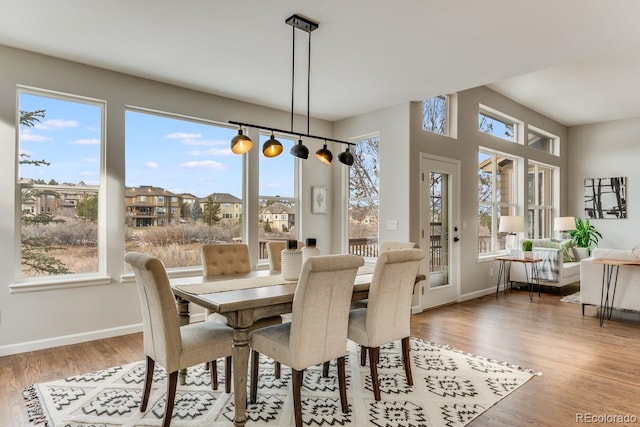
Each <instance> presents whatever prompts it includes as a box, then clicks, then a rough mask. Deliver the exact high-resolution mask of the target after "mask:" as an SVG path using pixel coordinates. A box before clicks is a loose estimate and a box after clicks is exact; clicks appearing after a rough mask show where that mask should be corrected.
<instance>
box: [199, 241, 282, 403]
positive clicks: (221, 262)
mask: <svg viewBox="0 0 640 427" xmlns="http://www.w3.org/2000/svg"><path fill="white" fill-rule="evenodd" d="M201 258H202V274H203V275H204V276H205V277H213V276H221V275H225V274H239V273H249V272H251V259H250V258H249V246H247V245H246V244H245V243H210V244H204V245H202V250H201ZM205 316H206V319H207V320H208V321H211V322H216V323H220V324H223V325H227V324H228V320H227V318H226V317H225V316H223V315H222V314H220V313H211V312H210V311H209V310H206V309H205ZM278 323H282V318H281V317H280V316H273V317H267V318H264V319H260V320H258V321H257V322H256V323H255V324H254V325H253V326H252V327H251V328H250V329H249V330H250V331H251V330H254V329H257V328H262V327H265V326H270V325H275V324H278ZM207 366H208V364H207ZM217 370H218V369H217V364H216V362H214V363H213V369H212V370H211V371H212V374H213V375H214V378H216V380H217ZM230 373H231V356H229V357H228V358H227V359H226V363H225V376H229V375H230ZM275 375H276V378H280V365H279V364H276V372H275ZM225 388H226V389H225V391H226V392H227V393H230V391H231V382H230V381H226V382H225Z"/></svg>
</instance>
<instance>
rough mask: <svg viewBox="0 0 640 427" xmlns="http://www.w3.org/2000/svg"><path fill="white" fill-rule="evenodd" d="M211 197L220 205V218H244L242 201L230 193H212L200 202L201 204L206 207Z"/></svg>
mask: <svg viewBox="0 0 640 427" xmlns="http://www.w3.org/2000/svg"><path fill="white" fill-rule="evenodd" d="M209 197H211V198H212V199H213V201H214V202H215V203H219V204H220V217H221V218H222V219H237V220H239V219H240V218H242V200H240V199H239V198H237V197H236V196H234V195H232V194H229V193H211V194H209V195H208V196H205V197H204V198H202V199H199V200H200V204H201V205H204V203H205V202H206V201H207V199H208V198H209Z"/></svg>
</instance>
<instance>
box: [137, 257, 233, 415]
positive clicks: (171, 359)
mask: <svg viewBox="0 0 640 427" xmlns="http://www.w3.org/2000/svg"><path fill="white" fill-rule="evenodd" d="M125 261H126V262H128V263H129V264H131V266H132V267H133V273H134V275H135V278H136V285H137V288H138V295H139V296H140V306H141V308H142V328H143V341H144V352H145V354H146V356H147V368H146V373H145V379H144V389H143V394H142V401H141V402H140V411H141V412H144V411H145V410H146V409H147V403H148V402H149V393H150V391H151V383H152V381H153V370H154V368H155V364H156V362H157V363H159V364H160V365H162V367H163V368H164V369H165V371H167V373H168V379H167V395H166V403H165V405H166V407H165V411H164V417H163V419H162V425H163V426H164V427H167V426H169V425H170V424H171V416H172V414H173V406H174V401H175V396H176V387H177V384H178V371H179V370H180V369H183V368H187V367H189V366H193V365H196V364H199V363H203V362H207V361H210V362H212V361H215V360H216V359H218V358H220V357H227V356H230V355H231V342H232V339H233V331H232V329H231V328H229V327H228V326H225V325H220V324H218V323H215V322H200V323H194V324H190V325H185V326H182V327H181V326H180V319H179V316H178V309H177V307H176V303H175V299H174V296H173V292H171V287H170V286H169V278H168V277H167V273H166V271H165V268H164V265H163V264H162V261H160V260H159V259H157V258H153V257H151V256H149V255H146V254H142V253H138V252H129V253H127V254H126V255H125ZM226 381H227V383H229V378H227V379H226ZM211 387H212V388H213V389H217V382H215V381H214V378H213V370H212V376H211Z"/></svg>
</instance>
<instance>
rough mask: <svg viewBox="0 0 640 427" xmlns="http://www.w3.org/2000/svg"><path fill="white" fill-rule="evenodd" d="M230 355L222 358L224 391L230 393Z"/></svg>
mask: <svg viewBox="0 0 640 427" xmlns="http://www.w3.org/2000/svg"><path fill="white" fill-rule="evenodd" d="M231 368H232V365H231V356H227V358H226V359H225V360H224V391H225V393H227V394H229V393H231Z"/></svg>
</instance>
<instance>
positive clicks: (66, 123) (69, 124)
mask: <svg viewBox="0 0 640 427" xmlns="http://www.w3.org/2000/svg"><path fill="white" fill-rule="evenodd" d="M79 125H80V122H78V121H77V120H62V119H51V120H45V121H44V122H42V123H38V124H37V125H35V126H34V127H35V128H36V129H65V128H75V127H78V126H79Z"/></svg>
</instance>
